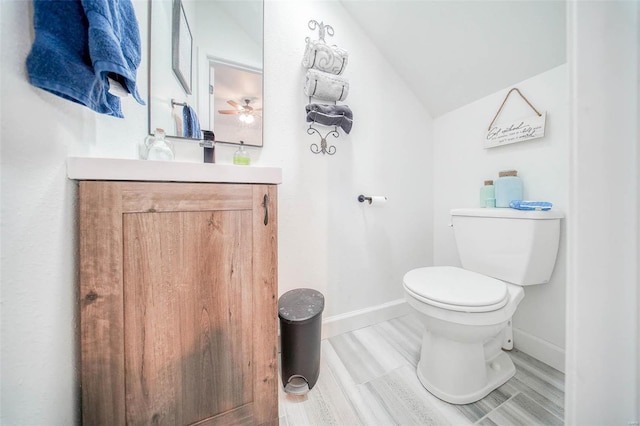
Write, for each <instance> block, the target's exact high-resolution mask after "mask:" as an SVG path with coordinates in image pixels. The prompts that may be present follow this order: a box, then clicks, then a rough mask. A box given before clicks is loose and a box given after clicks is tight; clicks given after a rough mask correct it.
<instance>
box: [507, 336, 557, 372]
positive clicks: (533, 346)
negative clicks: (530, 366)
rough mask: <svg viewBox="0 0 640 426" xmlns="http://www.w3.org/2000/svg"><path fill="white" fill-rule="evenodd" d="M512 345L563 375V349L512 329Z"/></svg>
mask: <svg viewBox="0 0 640 426" xmlns="http://www.w3.org/2000/svg"><path fill="white" fill-rule="evenodd" d="M513 345H514V347H515V348H516V349H518V350H520V351H522V352H524V353H526V354H527V355H531V356H532V357H534V358H535V359H537V360H539V361H542V362H544V363H545V364H547V365H549V366H551V367H553V368H555V369H556V370H559V371H562V372H563V373H564V357H565V353H564V349H563V348H561V347H559V346H556V345H554V344H553V343H549V342H547V341H546V340H542V339H541V338H539V337H536V336H534V335H532V334H529V333H527V332H526V331H522V330H520V329H518V328H515V327H514V328H513Z"/></svg>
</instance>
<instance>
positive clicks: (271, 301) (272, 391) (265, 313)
mask: <svg viewBox="0 0 640 426" xmlns="http://www.w3.org/2000/svg"><path fill="white" fill-rule="evenodd" d="M265 196H266V197H267V198H266V200H267V203H266V207H265V205H264V203H265ZM277 199H278V194H277V186H275V185H253V206H254V207H253V230H254V231H253V253H254V256H253V259H254V260H253V310H254V315H255V316H256V318H260V321H257V322H256V324H255V329H254V330H255V331H254V332H255V335H254V336H255V337H254V341H253V345H254V346H253V350H254V354H255V355H254V358H255V360H256V363H255V366H254V374H255V391H254V396H255V397H254V404H255V407H254V412H255V421H256V424H263V423H267V422H269V421H272V420H273V419H277V418H278V404H277V401H278V387H277V386H278V380H277V377H278V363H277V359H276V356H277V354H276V350H277V342H276V339H277V318H278V317H277V313H278V300H277V297H278V288H277V282H278V239H277V229H278V228H277V226H278V209H277ZM265 218H266V219H268V220H267V223H266V224H265ZM274 401H276V403H275V404H274Z"/></svg>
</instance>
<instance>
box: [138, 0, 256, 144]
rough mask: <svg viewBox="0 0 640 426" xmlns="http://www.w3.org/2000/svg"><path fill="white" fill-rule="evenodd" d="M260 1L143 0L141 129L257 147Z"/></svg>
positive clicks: (174, 135) (180, 136)
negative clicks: (145, 64)
mask: <svg viewBox="0 0 640 426" xmlns="http://www.w3.org/2000/svg"><path fill="white" fill-rule="evenodd" d="M263 3H264V2H263V0H243V1H237V0H208V1H198V0H149V123H148V124H149V133H153V132H154V130H155V129H156V128H162V129H164V130H165V132H166V134H167V136H170V137H173V138H183V139H197V138H196V137H195V133H194V132H192V131H191V130H192V129H187V125H185V123H188V124H189V125H191V124H192V120H191V118H192V115H189V117H188V118H189V119H188V120H187V114H190V113H195V115H196V116H197V118H198V121H199V127H200V129H201V130H211V131H213V133H214V134H215V137H216V142H219V143H231V144H240V142H241V141H242V142H244V143H245V145H250V146H258V147H261V146H262V144H263V138H262V113H263V111H262V100H263V89H262V88H263V76H262V67H263V65H262V64H263V56H262V55H263V9H264V4H263ZM176 12H177V13H176ZM185 29H188V31H186V32H185ZM187 35H189V37H188V38H186V37H187ZM185 38H186V41H190V43H188V42H186V41H185ZM189 39H190V40H189ZM189 44H191V46H190V47H189ZM176 70H177V71H176ZM189 73H190V84H188V83H189V77H188V74H189ZM189 91H190V92H191V93H188V92H189ZM220 111H222V112H220ZM188 135H193V136H194V137H191V138H190V137H187V136H188ZM199 137H200V138H201V137H202V134H201V133H200V136H199Z"/></svg>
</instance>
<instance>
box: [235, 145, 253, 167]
mask: <svg viewBox="0 0 640 426" xmlns="http://www.w3.org/2000/svg"><path fill="white" fill-rule="evenodd" d="M233 164H238V165H241V166H248V165H249V164H251V157H249V153H248V152H247V151H246V150H245V149H244V141H240V148H238V150H237V151H236V152H235V154H233Z"/></svg>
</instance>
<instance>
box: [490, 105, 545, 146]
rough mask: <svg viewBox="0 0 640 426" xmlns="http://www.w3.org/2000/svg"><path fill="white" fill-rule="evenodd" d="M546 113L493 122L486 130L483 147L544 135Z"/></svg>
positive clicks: (522, 140)
mask: <svg viewBox="0 0 640 426" xmlns="http://www.w3.org/2000/svg"><path fill="white" fill-rule="evenodd" d="M546 118H547V113H546V112H543V113H541V114H540V115H539V116H538V115H533V116H531V117H527V118H523V119H521V120H516V121H512V122H510V123H498V124H495V125H494V126H493V127H491V128H490V129H489V130H488V131H487V136H486V137H485V141H484V147H485V148H493V147H494V146H500V145H508V144H510V143H516V142H524V141H528V140H531V139H537V138H541V137H543V136H544V126H545V121H546Z"/></svg>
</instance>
